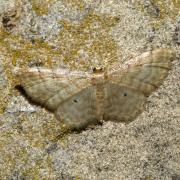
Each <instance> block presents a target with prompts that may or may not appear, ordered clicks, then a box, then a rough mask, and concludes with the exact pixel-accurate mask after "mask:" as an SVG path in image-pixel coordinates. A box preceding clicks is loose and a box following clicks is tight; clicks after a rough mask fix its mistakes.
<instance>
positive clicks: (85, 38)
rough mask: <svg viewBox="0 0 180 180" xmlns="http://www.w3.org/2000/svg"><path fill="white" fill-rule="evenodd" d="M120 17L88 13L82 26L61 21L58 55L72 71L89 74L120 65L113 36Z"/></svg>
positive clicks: (81, 23)
mask: <svg viewBox="0 0 180 180" xmlns="http://www.w3.org/2000/svg"><path fill="white" fill-rule="evenodd" d="M118 22H119V18H118V17H113V16H107V15H104V14H103V15H98V14H94V13H93V12H92V13H89V14H88V15H87V16H86V17H85V18H84V19H83V20H82V21H81V22H80V23H79V24H75V23H71V22H68V21H67V20H61V21H60V24H61V25H62V26H63V30H62V31H60V33H59V37H58V38H59V39H58V41H59V47H60V48H59V52H60V53H61V55H62V59H63V61H64V62H65V63H67V64H68V65H69V67H70V68H71V69H84V70H89V69H90V68H91V67H93V66H97V65H100V66H106V65H107V64H109V65H110V64H111V63H112V62H114V61H117V48H118V47H117V43H116V41H115V40H114V39H113V37H112V36H111V35H110V32H111V30H112V28H113V27H114V26H115V25H117V23H118Z"/></svg>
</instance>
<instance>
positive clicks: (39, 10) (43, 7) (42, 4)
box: [32, 0, 57, 16]
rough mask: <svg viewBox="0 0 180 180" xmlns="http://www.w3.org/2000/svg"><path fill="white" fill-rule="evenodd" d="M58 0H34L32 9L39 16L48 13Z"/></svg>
mask: <svg viewBox="0 0 180 180" xmlns="http://www.w3.org/2000/svg"><path fill="white" fill-rule="evenodd" d="M56 1H57V0H32V9H33V11H34V12H36V14H37V15H38V16H42V15H45V14H47V13H48V11H49V9H50V7H51V5H52V4H54V3H55V2H56Z"/></svg>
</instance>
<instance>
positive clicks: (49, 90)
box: [16, 48, 175, 129]
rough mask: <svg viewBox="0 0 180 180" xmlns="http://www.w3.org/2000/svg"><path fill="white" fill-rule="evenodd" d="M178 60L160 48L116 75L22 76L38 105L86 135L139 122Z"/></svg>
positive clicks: (32, 72)
mask: <svg viewBox="0 0 180 180" xmlns="http://www.w3.org/2000/svg"><path fill="white" fill-rule="evenodd" d="M174 58H175V54H174V52H173V51H172V50H169V49H162V48H160V49H155V50H153V51H149V52H145V53H143V54H141V55H140V56H137V57H136V58H132V59H130V60H129V61H128V62H125V63H124V64H122V65H118V66H116V68H112V69H106V68H94V70H93V71H92V72H83V71H68V70H64V69H53V70H52V69H47V68H29V69H26V70H22V69H19V70H18V71H17V73H16V75H17V77H18V79H19V82H20V85H21V86H22V87H23V89H24V91H25V93H26V95H27V96H28V97H29V98H30V99H31V100H32V101H33V102H35V103H37V104H40V105H41V106H42V107H45V108H46V109H48V110H50V111H51V112H53V113H54V114H55V117H56V118H57V119H59V120H60V121H61V122H62V123H63V124H64V126H65V127H67V128H68V129H82V128H85V127H87V126H88V125H90V124H95V123H97V122H101V121H102V120H103V121H108V120H111V121H118V122H130V121H132V120H134V119H135V117H136V116H137V115H138V114H139V113H141V112H142V111H143V109H144V105H145V102H146V99H147V97H148V96H149V95H150V94H151V92H153V91H154V90H155V89H156V88H157V87H159V86H160V85H161V84H162V82H163V80H164V79H165V77H166V76H167V74H168V71H169V70H170V68H171V64H172V63H171V62H172V60H173V59H174Z"/></svg>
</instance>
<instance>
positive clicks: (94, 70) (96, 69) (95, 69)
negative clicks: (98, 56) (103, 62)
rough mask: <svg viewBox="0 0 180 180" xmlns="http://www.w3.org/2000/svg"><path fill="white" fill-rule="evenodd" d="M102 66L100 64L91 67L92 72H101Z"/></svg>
mask: <svg viewBox="0 0 180 180" xmlns="http://www.w3.org/2000/svg"><path fill="white" fill-rule="evenodd" d="M103 71H104V68H103V67H102V66H97V67H94V68H93V73H102V72H103Z"/></svg>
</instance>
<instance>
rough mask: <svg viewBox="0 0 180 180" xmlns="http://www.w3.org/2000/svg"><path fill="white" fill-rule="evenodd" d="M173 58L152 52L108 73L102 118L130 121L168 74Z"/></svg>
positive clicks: (169, 52)
mask: <svg viewBox="0 0 180 180" xmlns="http://www.w3.org/2000/svg"><path fill="white" fill-rule="evenodd" d="M174 57H175V54H174V52H173V51H172V50H168V49H156V50H154V51H150V52H146V53H143V54H142V55H140V56H138V57H136V58H135V59H131V60H130V61H128V62H127V63H125V64H124V65H123V66H120V68H118V69H117V70H113V71H111V72H110V73H109V83H108V84H107V86H106V91H107V100H106V103H105V115H104V119H105V120H108V119H114V120H117V121H125V122H126V121H132V120H133V119H134V118H135V117H136V116H137V115H138V114H139V113H140V112H142V110H143V109H144V103H145V101H146V97H147V96H149V95H150V94H151V92H153V91H154V90H155V89H156V88H157V87H159V86H160V85H161V84H162V82H163V80H164V79H165V77H166V76H167V75H168V71H169V69H170V68H171V61H172V60H173V59H174Z"/></svg>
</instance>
